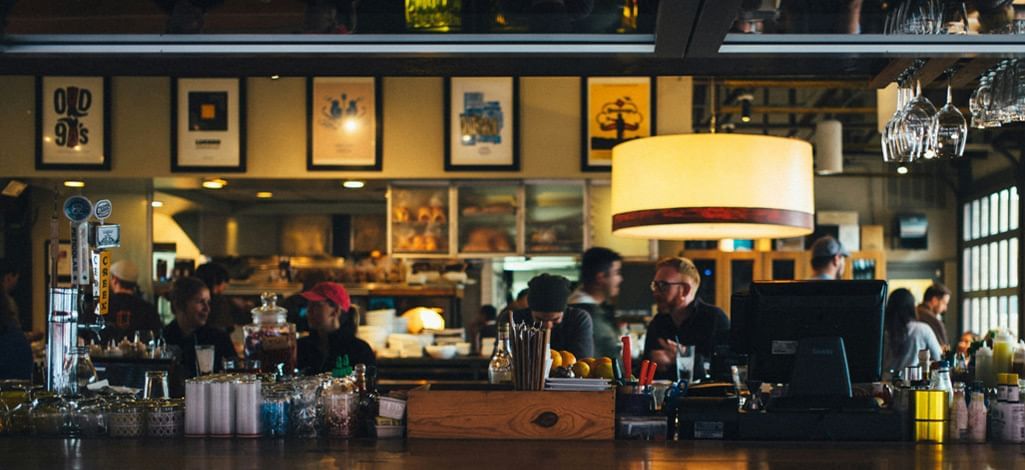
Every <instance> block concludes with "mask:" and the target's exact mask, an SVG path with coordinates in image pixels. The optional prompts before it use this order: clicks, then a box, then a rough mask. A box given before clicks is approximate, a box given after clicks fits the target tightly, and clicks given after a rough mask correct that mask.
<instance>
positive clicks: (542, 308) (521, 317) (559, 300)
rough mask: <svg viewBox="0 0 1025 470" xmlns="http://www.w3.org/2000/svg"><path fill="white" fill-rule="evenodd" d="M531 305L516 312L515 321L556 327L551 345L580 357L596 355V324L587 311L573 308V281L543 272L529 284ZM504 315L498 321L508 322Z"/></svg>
mask: <svg viewBox="0 0 1025 470" xmlns="http://www.w3.org/2000/svg"><path fill="white" fill-rule="evenodd" d="M527 286H528V288H529V291H528V292H527V305H529V307H527V308H525V309H522V310H517V311H515V312H513V320H514V321H515V322H516V323H517V324H519V323H523V322H526V323H527V324H533V323H534V322H538V323H541V325H543V326H544V327H545V328H549V329H551V330H552V334H551V347H552V349H556V350H560V351H569V352H571V353H573V355H574V356H576V357H579V358H585V357H591V356H592V355H593V354H594V325H593V324H592V323H591V316H590V315H588V314H587V312H585V311H583V310H581V309H578V308H573V307H569V306H567V304H566V301H567V300H568V299H569V281H568V280H567V279H566V278H564V277H562V276H553V275H551V274H540V275H537V276H534V278H533V279H531V280H530V282H529V283H528V284H527ZM508 321H509V317H508V315H503V318H500V319H499V321H498V324H499V325H501V324H502V322H508Z"/></svg>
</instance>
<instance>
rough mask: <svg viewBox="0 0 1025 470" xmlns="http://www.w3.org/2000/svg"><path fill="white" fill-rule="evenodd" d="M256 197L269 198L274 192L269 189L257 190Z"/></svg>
mask: <svg viewBox="0 0 1025 470" xmlns="http://www.w3.org/2000/svg"><path fill="white" fill-rule="evenodd" d="M256 197H258V198H260V199H270V198H272V197H274V193H272V192H270V191H259V192H257V193H256Z"/></svg>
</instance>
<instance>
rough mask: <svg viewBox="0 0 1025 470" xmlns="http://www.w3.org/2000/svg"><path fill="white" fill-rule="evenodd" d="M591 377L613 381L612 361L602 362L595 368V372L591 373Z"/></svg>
mask: <svg viewBox="0 0 1025 470" xmlns="http://www.w3.org/2000/svg"><path fill="white" fill-rule="evenodd" d="M591 377H593V378H602V379H612V378H613V374H612V361H609V362H604V361H602V362H600V363H598V365H597V366H595V368H594V370H593V371H592V372H591Z"/></svg>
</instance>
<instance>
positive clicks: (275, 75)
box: [270, 74, 281, 80]
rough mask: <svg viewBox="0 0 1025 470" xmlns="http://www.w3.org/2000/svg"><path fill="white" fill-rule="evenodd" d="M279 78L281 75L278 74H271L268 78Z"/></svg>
mask: <svg viewBox="0 0 1025 470" xmlns="http://www.w3.org/2000/svg"><path fill="white" fill-rule="evenodd" d="M279 78H281V75H278V74H274V75H271V76H270V79H271V80H277V79H279Z"/></svg>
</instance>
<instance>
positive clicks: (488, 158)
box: [445, 77, 519, 171]
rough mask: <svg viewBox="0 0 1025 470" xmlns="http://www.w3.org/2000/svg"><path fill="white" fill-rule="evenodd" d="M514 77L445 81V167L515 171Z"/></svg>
mask: <svg viewBox="0 0 1025 470" xmlns="http://www.w3.org/2000/svg"><path fill="white" fill-rule="evenodd" d="M516 85H517V84H516V80H515V79H514V78H513V77H453V78H451V79H448V88H447V96H448V103H447V106H446V109H447V113H446V114H447V115H446V130H447V132H446V135H447V139H448V142H447V147H446V159H445V168H446V169H447V170H450V171H457V170H473V171H479V170H513V171H515V170H518V169H519V158H518V155H517V148H516V147H517V142H516V140H517V139H516V122H517V119H516V117H517V111H516V96H517V86H516Z"/></svg>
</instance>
